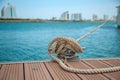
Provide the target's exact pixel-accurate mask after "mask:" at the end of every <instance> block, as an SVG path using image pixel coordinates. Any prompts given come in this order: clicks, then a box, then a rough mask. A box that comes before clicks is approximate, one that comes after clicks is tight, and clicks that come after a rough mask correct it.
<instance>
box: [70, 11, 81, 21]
mask: <svg viewBox="0 0 120 80" xmlns="http://www.w3.org/2000/svg"><path fill="white" fill-rule="evenodd" d="M71 20H73V21H81V20H82V16H81V13H74V14H72V15H71Z"/></svg>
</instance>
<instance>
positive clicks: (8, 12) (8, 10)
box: [1, 3, 16, 18]
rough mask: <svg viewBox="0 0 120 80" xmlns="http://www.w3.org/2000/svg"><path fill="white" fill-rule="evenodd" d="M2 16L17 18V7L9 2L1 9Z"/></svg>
mask: <svg viewBox="0 0 120 80" xmlns="http://www.w3.org/2000/svg"><path fill="white" fill-rule="evenodd" d="M1 17H2V18H16V7H15V6H13V5H11V4H10V3H8V4H7V5H6V6H4V7H3V8H2V10H1Z"/></svg>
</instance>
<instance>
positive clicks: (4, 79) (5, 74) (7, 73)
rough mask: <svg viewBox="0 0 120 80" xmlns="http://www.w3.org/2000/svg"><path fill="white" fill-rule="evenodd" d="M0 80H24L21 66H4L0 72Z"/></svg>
mask: <svg viewBox="0 0 120 80" xmlns="http://www.w3.org/2000/svg"><path fill="white" fill-rule="evenodd" d="M0 80H24V77H23V64H4V65H2V68H1V70H0Z"/></svg>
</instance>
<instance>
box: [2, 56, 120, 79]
mask: <svg viewBox="0 0 120 80" xmlns="http://www.w3.org/2000/svg"><path fill="white" fill-rule="evenodd" d="M68 64H69V65H70V66H71V67H75V68H80V69H89V68H93V69H94V68H105V67H113V66H120V58H116V59H88V60H87V59H82V60H81V61H79V62H68ZM0 80H120V71H118V72H111V73H102V74H76V73H71V72H67V71H65V70H63V69H62V68H61V67H60V66H59V64H58V63H56V62H50V61H48V62H25V63H22V62H21V63H0Z"/></svg>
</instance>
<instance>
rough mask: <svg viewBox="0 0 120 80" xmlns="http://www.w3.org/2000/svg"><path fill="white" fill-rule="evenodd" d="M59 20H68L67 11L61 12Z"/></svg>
mask: <svg viewBox="0 0 120 80" xmlns="http://www.w3.org/2000/svg"><path fill="white" fill-rule="evenodd" d="M60 20H69V12H68V11H66V12H64V13H62V14H61V17H60Z"/></svg>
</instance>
